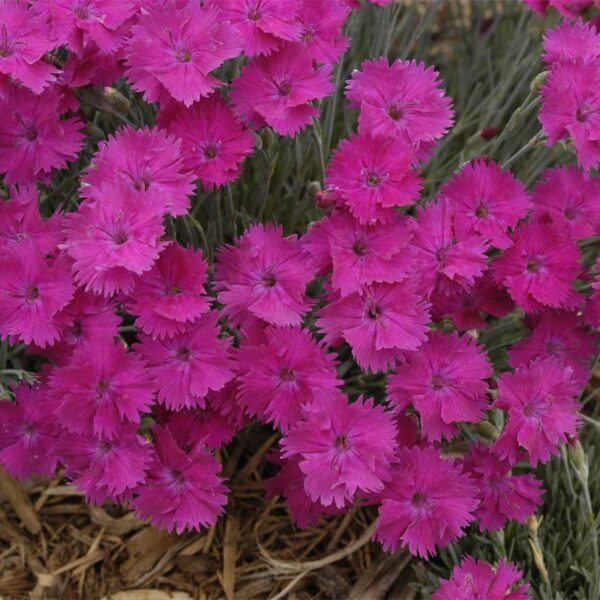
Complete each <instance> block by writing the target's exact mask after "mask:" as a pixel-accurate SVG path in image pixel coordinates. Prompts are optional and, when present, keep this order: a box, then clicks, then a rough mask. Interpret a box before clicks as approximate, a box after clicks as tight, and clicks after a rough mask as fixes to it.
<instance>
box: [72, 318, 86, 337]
mask: <svg viewBox="0 0 600 600" xmlns="http://www.w3.org/2000/svg"><path fill="white" fill-rule="evenodd" d="M82 333H83V328H82V326H81V321H75V322H74V323H73V326H72V327H71V334H72V335H73V336H75V337H81V334H82Z"/></svg>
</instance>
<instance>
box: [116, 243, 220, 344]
mask: <svg viewBox="0 0 600 600" xmlns="http://www.w3.org/2000/svg"><path fill="white" fill-rule="evenodd" d="M207 269H208V265H207V263H206V261H205V260H204V259H203V258H202V252H201V251H200V250H194V249H193V248H191V247H190V248H183V247H182V246H180V245H179V244H177V243H176V242H170V243H169V244H168V245H167V247H166V248H165V249H164V250H163V251H162V252H161V253H160V255H159V257H158V260H157V261H156V262H155V263H154V265H153V267H152V268H151V269H150V270H149V271H146V272H145V273H143V274H142V275H141V276H140V277H139V279H138V280H137V281H136V284H135V287H134V288H133V291H132V292H131V294H130V295H129V296H128V297H127V298H126V299H125V305H126V307H127V311H128V312H129V313H131V314H133V315H138V317H137V319H136V326H137V327H139V328H140V329H141V330H142V331H143V332H144V333H147V334H149V335H151V336H153V337H161V338H162V337H165V336H172V335H174V334H176V333H181V332H182V331H184V329H185V328H186V327H187V326H188V325H189V324H190V323H191V322H192V321H193V320H194V319H196V318H197V317H199V316H201V315H203V314H204V313H205V312H207V311H208V310H209V308H210V298H209V297H208V296H207V295H206V290H205V289H204V285H205V284H206V271H207Z"/></svg>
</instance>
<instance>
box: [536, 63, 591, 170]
mask: <svg viewBox="0 0 600 600" xmlns="http://www.w3.org/2000/svg"><path fill="white" fill-rule="evenodd" d="M540 94H541V96H542V99H543V104H542V108H541V110H540V115H539V119H540V122H541V124H542V126H543V128H544V133H545V134H546V135H547V136H548V143H549V144H555V143H556V142H558V141H559V140H561V139H564V138H567V137H570V138H572V140H573V143H574V145H575V150H576V151H577V159H578V162H579V164H580V166H581V167H582V168H584V169H593V168H594V167H596V166H597V165H598V161H600V63H599V61H594V62H590V63H581V62H575V63H573V62H569V63H565V64H556V65H555V66H554V68H553V69H552V71H551V73H550V75H549V76H548V80H547V82H546V84H545V85H544V86H543V87H542V88H541V89H540Z"/></svg>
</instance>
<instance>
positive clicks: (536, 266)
mask: <svg viewBox="0 0 600 600" xmlns="http://www.w3.org/2000/svg"><path fill="white" fill-rule="evenodd" d="M527 270H528V271H529V272H530V273H539V271H540V263H539V262H538V261H537V260H536V259H535V258H532V259H531V260H528V261H527Z"/></svg>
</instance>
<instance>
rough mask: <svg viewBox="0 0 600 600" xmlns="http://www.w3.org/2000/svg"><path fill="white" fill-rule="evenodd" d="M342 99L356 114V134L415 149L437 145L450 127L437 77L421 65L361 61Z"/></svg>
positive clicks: (449, 107)
mask: <svg viewBox="0 0 600 600" xmlns="http://www.w3.org/2000/svg"><path fill="white" fill-rule="evenodd" d="M346 97H347V98H348V99H349V100H350V102H351V107H352V108H358V109H360V116H359V118H358V124H359V128H360V131H365V132H369V133H371V134H372V135H374V136H376V135H384V136H387V137H398V138H401V139H402V140H403V141H404V142H407V143H408V144H409V145H410V146H413V147H414V148H415V149H419V147H420V146H421V145H423V144H425V145H428V144H431V143H432V142H435V141H436V140H438V139H440V138H441V137H443V136H444V135H445V134H446V132H447V131H448V130H449V129H450V127H451V126H452V121H453V112H452V101H451V100H450V98H448V96H446V95H445V94H444V91H443V89H442V88H441V81H440V79H439V75H438V72H437V71H436V70H435V69H434V68H433V67H427V66H426V65H425V64H424V63H417V62H415V61H403V60H395V61H394V62H393V63H392V64H391V65H390V64H388V61H387V59H385V58H383V57H382V58H378V59H375V60H368V61H365V62H363V64H362V66H361V70H360V71H354V72H353V74H352V77H351V79H349V80H348V87H347V89H346Z"/></svg>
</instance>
